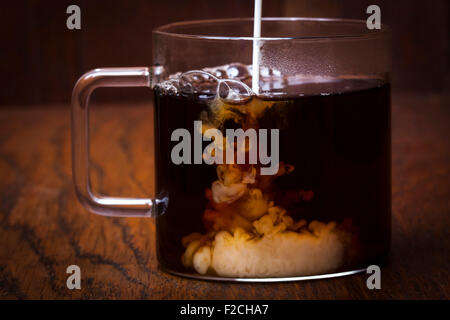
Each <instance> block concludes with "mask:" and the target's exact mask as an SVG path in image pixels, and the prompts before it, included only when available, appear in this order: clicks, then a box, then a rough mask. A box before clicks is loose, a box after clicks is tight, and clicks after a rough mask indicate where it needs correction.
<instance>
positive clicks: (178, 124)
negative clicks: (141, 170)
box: [72, 18, 391, 281]
mask: <svg viewBox="0 0 450 320" xmlns="http://www.w3.org/2000/svg"><path fill="white" fill-rule="evenodd" d="M252 30H253V20H252V19H225V20H204V21H192V22H181V23H174V24H170V25H166V26H163V27H160V28H158V29H156V30H155V31H154V32H153V63H154V66H152V67H131V68H101V69H95V70H92V71H90V72H88V73H86V74H85V75H83V76H82V77H81V78H80V79H79V80H78V82H77V84H76V85H75V88H74V90H73V95H72V151H73V179H74V184H75V190H76V193H77V196H78V198H79V200H80V202H81V203H82V204H83V206H84V207H86V208H87V209H88V210H90V211H92V212H94V213H97V214H101V215H105V216H116V217H117V216H120V217H155V219H156V232H157V235H156V237H157V255H158V261H159V264H160V266H161V267H162V269H163V270H165V271H167V272H170V273H173V274H177V275H181V276H187V277H193V278H201V279H213V280H225V281H287V280H302V279H314V278H326V277H334V276H341V275H348V274H353V273H356V272H359V271H362V270H364V269H365V268H366V267H367V266H368V265H370V264H382V263H383V262H384V261H385V260H386V258H387V254H388V251H389V247H390V219H391V166H390V164H391V133H390V86H389V66H390V48H389V41H388V37H389V32H388V30H387V29H386V27H385V26H382V29H381V30H368V29H367V28H366V23H365V21H357V20H342V19H305V18H264V19H263V21H262V37H261V38H257V39H253V38H252V37H251V36H250V35H251V34H252ZM255 44H256V45H257V46H258V47H259V50H260V51H259V52H260V57H259V61H260V62H259V63H260V65H259V70H260V79H259V81H257V82H256V83H255V84H253V87H252V71H253V70H252V65H251V64H252V52H253V51H252V49H253V47H254V45H255ZM98 87H149V88H153V90H154V93H155V107H154V110H155V124H154V128H155V129H154V130H155V145H156V147H155V160H156V161H155V163H156V170H155V172H156V177H155V183H156V191H157V192H156V197H154V198H150V197H149V198H142V199H140V198H116V197H107V196H103V195H99V194H96V193H95V192H94V191H93V190H92V189H91V186H90V183H89V128H88V105H89V97H90V94H91V93H92V91H93V90H94V89H95V88H98ZM251 87H252V88H253V89H251ZM239 128H240V129H242V130H243V131H244V130H245V132H247V130H248V129H255V132H257V133H258V132H261V129H266V130H268V131H266V134H267V132H270V134H272V132H275V131H277V132H278V134H275V135H274V136H275V137H276V138H277V139H276V140H270V141H272V142H271V143H270V146H271V147H275V144H274V143H276V145H277V146H278V150H277V149H276V148H275V149H272V151H274V152H276V153H277V154H278V158H273V159H272V160H273V161H272V164H274V165H275V167H276V170H275V171H273V172H272V173H271V174H267V175H264V174H262V172H263V171H262V170H263V168H267V166H268V165H272V164H268V162H267V161H266V160H267V157H266V160H265V162H264V161H262V158H259V159H257V160H256V161H255V160H253V162H252V161H250V160H248V159H250V158H249V157H250V153H251V152H253V150H254V149H255V146H251V145H250V142H249V141H250V140H245V137H244V140H243V141H244V142H243V144H241V145H239V141H238V140H234V137H231V138H232V142H231V144H230V146H231V148H230V154H232V157H230V159H231V158H232V159H235V160H236V158H235V156H236V154H237V151H238V148H241V149H242V147H243V150H244V151H243V152H244V155H245V154H248V158H245V159H247V160H248V161H247V162H245V163H244V164H241V163H233V160H230V162H227V161H223V162H220V161H218V160H217V159H219V158H215V159H216V161H215V162H214V161H212V162H211V161H210V162H209V163H208V162H207V161H206V158H205V157H207V156H208V153H205V152H206V151H205V150H206V149H204V148H206V146H207V145H208V144H210V143H211V141H213V142H216V144H214V143H213V144H212V145H214V146H215V147H218V148H217V149H214V150H215V151H214V152H210V153H209V156H210V157H211V156H215V155H218V152H219V149H220V146H224V144H223V143H224V142H230V140H229V139H228V136H226V135H225V133H226V132H228V131H227V130H228V129H229V130H231V129H239ZM177 129H181V130H182V131H176V130H177ZM208 129H215V130H218V131H220V132H221V133H223V134H224V135H223V137H220V138H218V137H217V136H215V137H214V138H211V137H207V132H208V131H207V130H208ZM258 130H259V131H258ZM180 132H181V133H186V134H187V135H188V137H187V138H186V139H191V137H193V138H192V140H195V139H196V138H195V137H196V135H197V137H200V139H201V140H200V142H199V143H200V145H199V148H200V149H199V150H201V153H200V154H198V152H196V150H197V151H198V149H195V147H193V149H192V150H191V151H189V150H188V149H187V148H186V149H182V148H181V149H180V146H181V145H180V143H181V141H182V140H183V139H182V138H181V134H180ZM214 132H217V131H214ZM261 137H262V136H260V137H259V138H258V139H262V138H261ZM271 137H272V136H271ZM266 138H267V137H266ZM218 139H219V140H218ZM227 139H228V140H227ZM183 141H184V140H183ZM189 141H191V140H189ZM258 141H262V140H258ZM266 141H268V140H266ZM194 144H195V142H194ZM177 145H178V148H177ZM183 146H185V145H184V144H183ZM188 146H189V147H190V145H188ZM257 147H258V145H257V146H256V148H257ZM180 150H182V151H180ZM202 150H203V152H202ZM255 150H256V149H255ZM209 151H211V149H210V150H209ZM266 151H267V150H266ZM177 152H178V153H177ZM234 153H236V154H234ZM255 154H256V156H258V155H261V154H258V153H255ZM174 155H175V156H177V155H178V158H176V157H175V158H174ZM267 155H268V153H266V156H267ZM223 159H224V158H223ZM235 162H237V161H235Z"/></svg>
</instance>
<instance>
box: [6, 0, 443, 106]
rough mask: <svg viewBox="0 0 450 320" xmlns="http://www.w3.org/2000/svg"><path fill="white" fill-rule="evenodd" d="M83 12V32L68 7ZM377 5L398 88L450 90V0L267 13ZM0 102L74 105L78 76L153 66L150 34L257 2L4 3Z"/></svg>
mask: <svg viewBox="0 0 450 320" xmlns="http://www.w3.org/2000/svg"><path fill="white" fill-rule="evenodd" d="M70 4H77V5H78V6H80V8H81V24H82V29H81V30H68V29H67V28H66V19H67V17H68V14H66V8H67V6H69V5H70ZM370 4H378V5H379V6H380V8H381V19H382V22H383V23H386V24H388V25H390V26H391V27H392V29H393V46H392V47H393V68H392V71H393V72H392V76H393V86H394V89H395V90H422V91H424V90H426V91H435V92H436V91H437V92H443V91H447V90H448V89H449V88H450V72H449V71H450V67H449V60H450V59H449V50H450V49H449V41H448V39H449V37H450V32H449V29H450V28H449V26H450V22H449V19H448V18H449V17H448V15H449V12H450V1H448V0H433V1H425V0H395V1H388V0H377V1H372V0H314V1H311V0H277V1H275V0H265V1H264V4H263V16H308V17H318V16H320V17H344V18H356V19H366V18H367V16H368V15H367V14H366V13H365V11H366V8H367V6H368V5H370ZM0 10H1V22H0V32H1V34H0V35H1V41H2V49H1V52H0V58H1V64H0V68H1V69H0V70H1V77H0V86H1V91H0V105H24V104H25V105H30V104H43V103H65V102H69V99H70V92H71V89H72V87H73V85H74V83H75V81H76V79H77V78H78V77H79V76H81V75H82V74H83V73H84V72H86V71H88V70H89V69H92V68H95V67H101V66H106V67H111V66H137V65H147V66H148V65H151V50H152V44H151V31H152V29H153V28H155V27H157V26H159V25H163V24H166V23H170V22H175V21H180V20H191V19H202V18H203V19H205V18H225V17H248V16H252V14H253V1H252V0H227V1H207V0H190V1H186V0H184V1H183V0H157V1H155V0H151V1H149V0H132V1H124V0H121V1H119V0H113V1H88V0H81V1H80V0H52V1H42V0H41V1H37V0H30V1H23V0H17V1H8V2H6V3H2V5H1V9H0ZM149 95H150V93H149V92H148V90H145V89H120V90H118V89H101V90H98V92H96V93H95V94H94V98H95V99H99V100H110V101H111V100H118V99H119V100H130V99H131V100H142V99H149Z"/></svg>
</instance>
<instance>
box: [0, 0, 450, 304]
mask: <svg viewBox="0 0 450 320" xmlns="http://www.w3.org/2000/svg"><path fill="white" fill-rule="evenodd" d="M70 4H78V5H79V6H80V7H81V10H82V14H81V15H82V17H81V19H82V30H80V31H69V30H67V28H66V18H67V14H66V8H67V6H68V5H70ZM369 4H378V5H380V7H381V11H382V22H383V23H387V24H389V25H391V27H392V30H393V46H392V47H393V72H392V79H393V88H394V91H393V95H392V250H391V251H392V252H391V258H390V262H389V263H388V264H387V265H386V266H384V267H383V269H382V290H368V289H367V287H366V279H367V275H366V274H364V273H362V274H359V275H355V276H351V277H345V278H337V279H329V280H321V281H307V282H296V283H277V284H260V285H256V284H228V283H219V282H205V281H194V280H187V279H184V278H180V277H175V276H171V275H169V274H166V273H164V272H162V271H160V270H159V269H158V264H157V261H156V253H155V237H154V233H155V226H154V221H153V219H127V218H105V217H101V216H97V215H94V214H91V213H89V212H88V211H87V210H86V209H84V208H83V207H82V206H81V204H80V203H79V202H78V201H77V199H76V196H75V192H74V189H73V185H72V177H71V167H72V166H71V151H70V138H71V137H70V108H69V100H70V94H71V90H72V86H73V85H74V83H75V81H76V79H77V78H78V77H79V76H80V75H81V74H83V73H84V72H86V71H87V70H89V69H92V68H95V67H99V66H104V67H108V66H133V65H134V66H136V65H150V64H151V49H152V48H151V41H150V39H151V30H152V28H154V27H156V26H158V25H162V24H165V23H169V22H173V21H180V20H190V19H198V18H221V17H238V16H251V15H252V10H253V8H252V6H253V3H252V1H251V0H228V1H213V0H194V1H181V0H177V1H172V0H159V1H145V0H139V1H138V0H135V1H125V0H123V1H93V0H90V1H88V0H83V1H75V0H70V1H66V0H58V1H56V0H55V1H48V0H47V1H43V0H42V1H22V0H15V1H8V2H4V3H1V4H0V13H1V16H0V39H1V41H2V46H1V49H0V58H1V63H0V75H1V77H0V86H1V90H0V299H17V298H19V299H61V298H62V299H74V298H82V299H318V298H319V299H433V298H434V299H449V297H450V250H449V248H450V242H449V241H450V237H449V230H450V211H449V210H450V142H449V137H450V108H449V106H450V95H449V92H450V91H449V89H450V72H449V71H450V70H449V60H450V59H449V20H448V18H449V17H448V12H449V11H450V10H449V9H450V8H449V7H450V1H448V0H429V1H426V0H423V1H417V0H415V1H414V0H392V1H387V0H376V1H373V0H370V1H366V0H362V1H358V0H340V1H338V0H279V1H276V0H264V9H263V15H264V16H312V17H313V16H322V17H346V18H359V19H365V18H366V17H367V15H366V13H365V10H366V8H367V6H368V5H369ZM149 91H150V90H148V89H142V90H141V89H122V88H120V89H119V88H113V89H100V90H98V92H97V91H96V92H95V93H94V96H93V100H94V103H93V104H95V105H93V108H92V110H91V111H92V112H91V116H92V117H91V121H92V122H91V138H90V139H91V177H92V180H93V186H94V189H95V190H98V191H99V192H102V193H105V194H107V195H123V196H138V197H143V196H148V195H149V194H152V193H153V192H154V188H153V187H154V185H153V180H154V157H153V153H152V151H151V150H152V149H153V139H152V130H153V126H152V124H153V110H152V103H151V93H150V92H149ZM130 100H136V101H144V103H142V102H139V103H129V102H128V101H130ZM116 101H119V103H113V102H116ZM95 102H103V104H102V105H100V104H96V103H95ZM71 264H77V265H79V266H80V268H81V270H82V290H68V289H67V288H66V279H67V276H68V275H67V274H66V268H67V266H68V265H71Z"/></svg>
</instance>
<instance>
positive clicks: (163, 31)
mask: <svg viewBox="0 0 450 320" xmlns="http://www.w3.org/2000/svg"><path fill="white" fill-rule="evenodd" d="M247 21H253V18H252V17H248V18H224V19H204V20H188V21H179V22H173V23H169V24H165V25H162V26H160V27H157V28H156V29H154V30H153V31H152V33H153V34H156V35H163V36H168V37H174V38H182V39H183V38H184V39H197V40H241V41H254V40H264V41H280V40H294V41H336V40H337V41H339V40H367V39H373V38H376V37H380V36H383V35H386V34H388V33H389V32H390V28H389V26H387V25H386V24H381V29H375V30H369V29H367V27H366V20H359V19H344V18H307V17H263V18H262V22H263V23H264V22H271V21H279V22H287V23H289V22H296V21H301V22H326V23H329V24H336V25H339V24H344V23H347V24H354V25H355V26H361V25H363V26H364V28H363V30H365V31H364V32H355V33H351V34H340V35H323V36H322V35H321V36H301V37H260V38H255V37H251V36H242V37H240V36H239V37H238V36H214V35H201V34H189V33H179V32H173V28H177V27H186V26H200V25H202V24H204V25H207V24H219V23H230V22H247Z"/></svg>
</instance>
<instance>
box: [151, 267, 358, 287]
mask: <svg viewBox="0 0 450 320" xmlns="http://www.w3.org/2000/svg"><path fill="white" fill-rule="evenodd" d="M159 268H160V269H161V270H162V271H164V272H167V273H169V274H173V275H175V276H179V277H183V278H189V279H196V280H208V281H219V282H247V283H262V282H266V283H268V282H293V281H306V280H319V279H328V278H339V277H345V276H350V275H353V274H357V273H361V272H364V271H366V269H356V270H350V271H343V272H335V273H326V274H319V275H311V276H298V277H275V278H233V277H220V276H211V275H201V274H198V273H193V272H192V273H189V272H179V271H173V270H170V269H168V268H165V267H164V266H162V265H159Z"/></svg>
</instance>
